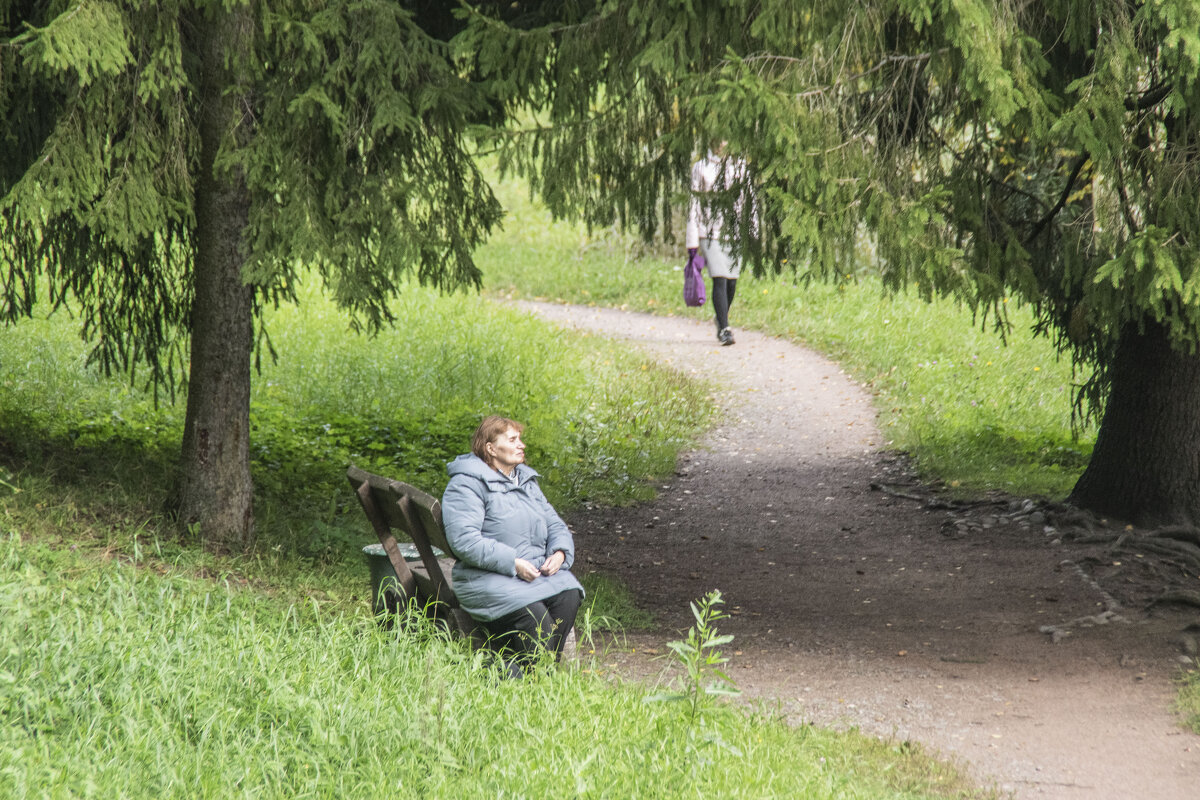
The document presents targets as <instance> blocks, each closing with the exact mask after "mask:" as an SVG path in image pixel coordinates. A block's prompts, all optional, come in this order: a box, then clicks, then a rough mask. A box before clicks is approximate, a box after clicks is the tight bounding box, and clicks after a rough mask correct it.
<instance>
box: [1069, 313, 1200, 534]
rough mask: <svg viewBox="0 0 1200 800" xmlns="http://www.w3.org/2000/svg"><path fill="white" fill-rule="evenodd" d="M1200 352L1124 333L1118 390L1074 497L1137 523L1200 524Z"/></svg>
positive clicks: (1115, 381) (1159, 336)
mask: <svg viewBox="0 0 1200 800" xmlns="http://www.w3.org/2000/svg"><path fill="white" fill-rule="evenodd" d="M1198 400H1200V356H1196V355H1185V354H1183V353H1180V352H1178V351H1177V350H1174V349H1173V348H1172V347H1171V345H1170V342H1169V341H1168V340H1167V335H1166V332H1165V331H1164V330H1163V329H1162V327H1160V326H1158V325H1153V324H1152V325H1148V326H1147V328H1146V331H1145V333H1138V332H1137V329H1136V328H1135V327H1134V326H1132V325H1131V326H1127V327H1126V329H1125V330H1124V331H1122V334H1121V339H1120V342H1119V344H1118V347H1117V355H1116V360H1115V361H1114V363H1113V366H1112V394H1111V395H1110V397H1109V401H1108V405H1107V407H1106V408H1105V411H1104V420H1103V422H1102V423H1101V425H1100V432H1099V435H1098V436H1097V437H1096V448H1095V450H1094V451H1093V453H1092V460H1091V462H1090V463H1089V464H1088V467H1087V470H1085V471H1084V473H1083V475H1082V476H1081V477H1080V479H1079V482H1078V483H1077V484H1075V489H1074V490H1073V491H1072V492H1071V496H1070V498H1068V500H1069V502H1071V503H1074V504H1075V505H1078V506H1080V507H1082V508H1087V509H1090V510H1092V511H1096V512H1099V513H1101V514H1107V515H1110V516H1112V517H1115V518H1117V519H1119V520H1123V521H1126V522H1132V523H1134V524H1138V525H1151V526H1153V525H1165V524H1192V525H1194V524H1197V523H1200V405H1197V402H1198Z"/></svg>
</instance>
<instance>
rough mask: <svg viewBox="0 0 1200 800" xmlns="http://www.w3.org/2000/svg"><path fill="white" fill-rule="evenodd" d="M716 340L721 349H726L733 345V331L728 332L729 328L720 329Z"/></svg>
mask: <svg viewBox="0 0 1200 800" xmlns="http://www.w3.org/2000/svg"><path fill="white" fill-rule="evenodd" d="M717 338H718V339H719V340H720V341H721V345H722V346H723V347H728V346H729V345H731V344H733V331H731V330H729V328H722V329H721V332H720V333H718V334H717Z"/></svg>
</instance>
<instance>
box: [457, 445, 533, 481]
mask: <svg viewBox="0 0 1200 800" xmlns="http://www.w3.org/2000/svg"><path fill="white" fill-rule="evenodd" d="M446 472H447V473H449V475H450V477H451V478H453V477H454V476H455V475H467V476H469V477H472V478H477V479H479V480H481V481H483V482H484V483H488V484H491V483H497V484H507V485H508V486H510V487H511V486H512V481H510V480H509V479H508V478H506V477H504V475H502V474H501V473H500V472H498V471H497V470H494V469H492V468H491V467H489V466H488V465H487V463H486V462H485V461H484V460H483V459H482V458H480V457H479V456H477V455H475V454H474V453H463V454H462V455H461V456H458V457H456V458H455V459H454V460H453V461H451V462H450V463H449V464H447V465H446ZM536 477H538V473H537V470H535V469H534V468H533V467H531V466H529V465H528V464H517V478H518V480H519V482H520V483H525V481H527V480H528V479H530V478H536Z"/></svg>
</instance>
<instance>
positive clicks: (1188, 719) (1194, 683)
mask: <svg viewBox="0 0 1200 800" xmlns="http://www.w3.org/2000/svg"><path fill="white" fill-rule="evenodd" d="M1175 708H1176V710H1177V711H1178V712H1179V716H1180V717H1181V718H1182V720H1183V724H1184V725H1186V726H1187V727H1188V729H1189V730H1191V731H1192V733H1200V659H1192V666H1191V667H1189V668H1187V669H1185V670H1184V671H1183V672H1182V673H1181V675H1180V678H1179V694H1178V696H1177V697H1176V698H1175Z"/></svg>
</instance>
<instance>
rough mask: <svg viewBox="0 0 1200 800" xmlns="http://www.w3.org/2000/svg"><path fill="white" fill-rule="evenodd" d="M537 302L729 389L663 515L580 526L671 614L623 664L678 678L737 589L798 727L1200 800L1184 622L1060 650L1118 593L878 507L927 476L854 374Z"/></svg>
mask: <svg viewBox="0 0 1200 800" xmlns="http://www.w3.org/2000/svg"><path fill="white" fill-rule="evenodd" d="M522 305H523V306H524V307H525V308H527V309H529V310H530V311H532V312H535V313H537V314H539V315H541V316H543V317H545V318H546V319H549V320H552V321H554V322H555V323H557V324H559V325H562V326H564V327H569V328H574V329H579V330H583V331H590V332H595V333H597V334H601V335H604V336H606V337H611V338H613V339H616V340H618V341H621V342H624V343H628V344H629V346H636V347H638V348H641V349H642V350H644V351H645V352H646V353H647V354H648V355H649V356H650V357H652V358H654V359H656V360H658V361H660V362H662V363H664V364H667V365H670V366H671V367H672V368H674V369H677V370H679V371H682V372H685V373H689V374H691V373H700V374H704V375H706V376H708V377H709V378H711V379H712V380H714V381H716V382H717V383H719V385H720V386H721V389H720V391H719V393H718V395H717V396H716V397H715V398H714V401H715V402H717V403H719V404H720V406H721V408H722V409H723V414H724V417H723V421H722V423H721V424H720V425H719V426H718V427H717V428H716V429H715V430H713V431H712V432H711V433H710V434H709V435H708V436H707V439H706V441H705V442H704V443H703V446H702V447H700V448H699V449H698V450H696V451H695V452H692V453H688V454H686V455H685V456H684V457H683V458H682V459H681V462H680V464H679V467H678V470H677V474H676V476H675V477H674V478H673V479H672V480H670V481H665V482H663V484H662V485H661V487H660V491H659V497H658V499H657V500H655V501H653V502H651V503H647V504H643V505H640V506H637V507H634V508H628V509H585V510H583V511H581V512H578V513H576V514H574V515H572V517H571V518H570V519H569V522H570V523H571V525H572V527H573V529H574V530H575V532H576V537H577V545H578V548H579V551H580V554H581V561H580V563H579V564H578V565H577V567H576V569H577V570H589V569H594V570H600V571H603V572H609V573H613V574H619V575H621V576H622V577H623V579H624V580H625V581H626V582H627V583H628V584H629V585H630V587H631V588H632V590H633V591H634V592H635V594H636V595H637V597H638V599H639V601H640V602H641V603H643V604H644V605H645V606H646V607H651V608H656V609H660V610H661V613H660V615H659V617H660V620H661V621H662V622H663V624H664V628H665V630H664V631H663V632H662V633H659V634H656V635H649V636H638V637H635V641H634V644H635V645H636V647H635V649H634V652H633V653H622V654H615V655H613V656H611V657H610V660H612V661H613V662H614V663H615V664H616V665H617V668H618V670H619V671H621V672H622V673H623V674H628V675H631V676H634V677H640V678H655V677H659V676H660V674H661V670H662V669H663V664H664V662H663V660H662V659H659V658H656V657H655V656H656V654H659V653H662V652H664V651H665V648H663V646H662V645H663V642H665V641H667V640H669V639H672V638H675V636H676V632H677V631H679V630H682V629H684V628H686V627H687V626H688V625H689V624H690V623H691V618H690V612H689V611H688V608H687V601H688V600H690V599H694V598H697V597H700V596H702V595H703V594H704V593H705V592H706V591H708V590H709V589H712V588H720V589H721V591H722V593H723V595H724V597H725V599H726V607H727V608H728V609H729V610H731V611H732V612H733V616H732V617H731V618H730V619H729V620H726V621H725V622H724V623H722V625H721V630H722V632H724V633H732V634H734V636H735V639H734V644H733V647H735V648H736V649H734V650H732V651H729V652H730V654H731V655H732V661H731V663H730V664H729V665H728V666H729V667H730V674H731V676H732V677H733V678H734V679H735V680H736V682H737V684H738V685H739V687H740V688H741V689H742V690H743V692H744V693H745V695H746V696H747V697H748V698H750V699H752V700H754V699H760V700H764V701H767V702H769V703H770V704H771V705H772V706H775V707H778V708H779V710H780V711H781V712H782V713H784V714H785V715H786V716H787V717H788V718H789V719H790V720H792V721H795V722H817V723H820V724H825V725H835V726H855V727H858V728H860V729H862V730H865V731H868V732H872V733H875V734H877V735H880V736H883V737H891V738H894V739H896V740H913V741H917V742H920V743H922V744H923V745H925V746H926V747H928V748H930V749H932V750H934V751H937V752H939V753H941V754H942V755H944V756H946V757H948V758H951V759H954V760H960V761H962V762H963V763H964V764H965V765H966V766H967V768H968V769H969V770H970V771H971V773H972V774H973V775H974V776H975V777H976V778H977V779H978V780H979V781H980V782H981V783H982V784H984V785H995V786H997V787H998V788H1000V789H1001V790H1002V791H1005V792H1008V793H1011V794H1012V796H1014V797H1017V798H1065V799H1067V800H1083V799H1084V798H1087V800H1108V799H1110V798H1111V800H1129V799H1130V798H1154V800H1195V798H1197V797H1200V737H1197V736H1194V735H1192V734H1190V733H1185V732H1184V731H1182V729H1180V728H1179V727H1178V726H1177V724H1176V721H1175V719H1174V717H1173V716H1172V713H1171V710H1170V703H1171V699H1172V697H1173V690H1172V686H1171V677H1172V675H1173V674H1174V672H1175V670H1177V668H1178V660H1177V656H1178V653H1177V652H1176V651H1175V650H1174V649H1173V646H1172V644H1171V642H1170V634H1171V632H1172V631H1177V630H1178V629H1179V628H1180V627H1182V624H1181V618H1179V617H1161V618H1153V619H1151V618H1146V617H1144V616H1140V615H1133V614H1130V615H1127V616H1128V619H1129V620H1130V621H1129V622H1127V623H1115V624H1109V625H1103V626H1097V627H1091V628H1077V629H1073V630H1072V633H1071V635H1069V636H1067V637H1065V638H1063V639H1062V640H1061V641H1059V642H1053V641H1052V640H1051V638H1050V637H1049V636H1047V635H1046V634H1043V633H1040V632H1039V630H1038V629H1039V627H1040V626H1042V625H1045V624H1060V623H1063V622H1064V621H1067V620H1072V619H1076V618H1079V617H1083V616H1085V615H1092V614H1095V613H1097V611H1098V610H1103V608H1104V605H1103V602H1104V599H1105V591H1104V590H1103V589H1101V587H1100V586H1099V585H1097V584H1096V583H1095V582H1092V581H1088V580H1086V579H1085V578H1084V577H1082V576H1081V574H1080V573H1079V572H1078V571H1077V570H1075V569H1073V568H1072V566H1071V563H1070V559H1071V557H1072V553H1071V552H1070V551H1069V549H1064V546H1062V545H1058V546H1055V545H1054V544H1053V543H1052V542H1051V541H1050V537H1047V536H1046V535H1045V534H1044V532H1043V529H1042V526H1041V525H1040V524H1038V523H1037V522H1034V523H1033V524H1031V521H1030V519H1029V518H1028V515H1022V514H1019V513H1015V512H1014V513H1001V514H999V515H997V516H995V517H992V518H990V520H991V524H989V525H987V526H985V527H981V528H979V527H977V528H972V529H970V531H968V532H966V533H964V529H956V528H954V527H953V526H952V525H950V526H948V525H947V512H946V511H932V510H927V509H926V508H925V507H924V505H923V504H922V503H920V502H914V500H912V499H909V498H906V497H904V496H902V495H904V494H906V492H903V491H891V492H888V491H874V490H872V488H871V485H872V484H873V483H876V484H886V485H890V486H897V485H902V484H905V483H906V482H911V479H910V478H909V476H908V475H907V473H906V472H905V470H904V468H903V464H902V463H900V462H898V461H896V460H895V459H893V458H892V457H890V456H889V454H888V453H887V452H886V450H885V445H886V441H885V439H884V437H882V436H881V434H880V432H879V430H878V429H877V428H876V425H875V414H874V411H873V409H872V406H871V402H870V398H869V395H868V394H867V392H866V391H865V390H864V389H863V388H862V387H860V386H858V385H856V384H855V383H854V382H853V381H851V380H850V379H848V378H847V377H846V376H845V375H844V374H843V373H842V372H841V371H840V370H839V368H838V367H837V365H836V364H833V363H831V362H829V361H827V360H825V359H823V358H821V357H820V356H817V355H815V354H814V353H812V352H810V351H807V350H805V349H803V348H800V347H797V346H795V345H792V344H790V343H787V342H784V341H782V340H779V339H775V338H771V337H768V336H764V335H762V334H757V333H754V332H748V331H739V332H738V333H737V338H738V343H737V344H736V345H734V346H733V347H727V348H722V347H719V346H718V345H717V343H716V341H715V338H714V337H713V333H712V326H711V324H710V323H707V322H697V321H694V320H690V319H685V318H678V317H659V316H650V315H643V314H635V313H625V312H621V311H616V310H611V309H600V308H591V307H579V306H565V305H552V304H540V303H524V304H522ZM918 488H919V487H918Z"/></svg>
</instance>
